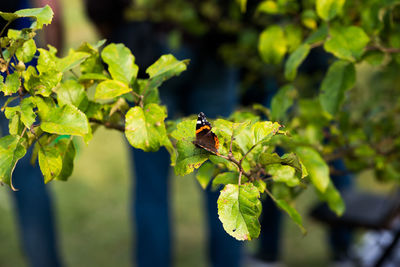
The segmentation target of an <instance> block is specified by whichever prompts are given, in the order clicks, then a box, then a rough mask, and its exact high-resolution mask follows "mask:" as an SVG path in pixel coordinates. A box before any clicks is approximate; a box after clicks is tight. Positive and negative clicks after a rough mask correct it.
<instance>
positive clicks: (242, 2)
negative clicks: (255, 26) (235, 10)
mask: <svg viewBox="0 0 400 267" xmlns="http://www.w3.org/2000/svg"><path fill="white" fill-rule="evenodd" d="M236 2H237V3H238V4H239V6H240V11H242V12H243V13H244V12H246V5H247V0H236Z"/></svg>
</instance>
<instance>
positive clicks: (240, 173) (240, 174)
mask: <svg viewBox="0 0 400 267" xmlns="http://www.w3.org/2000/svg"><path fill="white" fill-rule="evenodd" d="M242 173H243V172H242V171H240V172H239V179H238V185H239V186H240V184H241V183H242Z"/></svg>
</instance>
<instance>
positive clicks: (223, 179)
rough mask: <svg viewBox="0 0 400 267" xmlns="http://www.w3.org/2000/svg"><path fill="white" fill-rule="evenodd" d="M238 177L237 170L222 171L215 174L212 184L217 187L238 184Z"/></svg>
mask: <svg viewBox="0 0 400 267" xmlns="http://www.w3.org/2000/svg"><path fill="white" fill-rule="evenodd" d="M242 178H243V177H242ZM238 179H239V173H238V172H223V173H220V174H218V175H217V176H215V178H214V180H213V181H212V185H213V188H217V187H218V186H219V185H227V184H238ZM243 182H245V181H243Z"/></svg>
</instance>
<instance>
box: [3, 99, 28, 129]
mask: <svg viewBox="0 0 400 267" xmlns="http://www.w3.org/2000/svg"><path fill="white" fill-rule="evenodd" d="M20 111H21V108H20V107H19V106H16V107H7V108H6V110H5V115H6V118H7V119H9V123H8V129H9V133H10V134H12V135H20V134H21V133H22V131H23V129H24V126H23V124H22V121H21V113H20Z"/></svg>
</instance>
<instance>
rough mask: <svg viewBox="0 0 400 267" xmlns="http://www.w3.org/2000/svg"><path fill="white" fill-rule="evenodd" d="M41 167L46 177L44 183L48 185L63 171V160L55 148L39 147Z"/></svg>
mask: <svg viewBox="0 0 400 267" xmlns="http://www.w3.org/2000/svg"><path fill="white" fill-rule="evenodd" d="M39 166H40V170H41V171H42V173H43V176H44V182H45V183H48V182H50V181H51V180H53V179H54V178H56V177H57V176H58V175H59V174H60V173H61V170H62V158H61V155H60V153H59V151H58V150H57V148H56V147H55V146H43V144H42V145H41V146H40V147H39Z"/></svg>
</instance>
